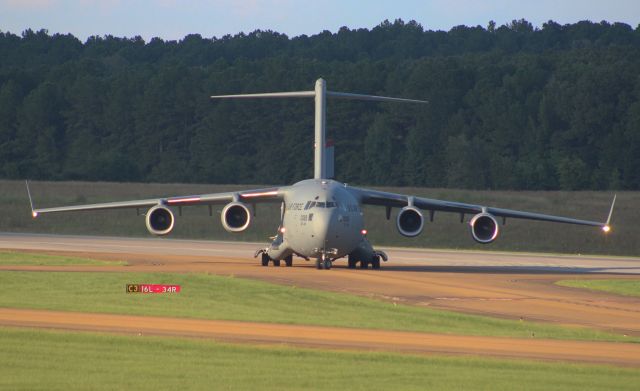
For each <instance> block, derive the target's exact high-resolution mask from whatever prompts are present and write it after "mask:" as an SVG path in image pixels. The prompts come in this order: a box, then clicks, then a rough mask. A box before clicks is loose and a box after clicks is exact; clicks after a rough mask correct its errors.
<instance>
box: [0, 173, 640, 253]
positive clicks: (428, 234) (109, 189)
mask: <svg viewBox="0 0 640 391" xmlns="http://www.w3.org/2000/svg"><path fill="white" fill-rule="evenodd" d="M255 187H262V186H238V185H197V184H138V183H104V182H95V183H94V182H91V183H89V182H33V183H32V185H31V191H32V194H33V197H34V201H35V203H36V205H37V206H38V207H47V206H59V205H67V204H79V203H93V202H106V201H117V200H128V199H138V198H148V197H156V196H169V195H188V194H201V193H214V192H221V191H229V190H232V189H242V188H255ZM381 189H383V190H387V191H394V192H399V193H404V194H413V195H417V196H426V197H430V198H439V199H448V200H452V201H462V202H468V203H479V204H486V205H488V206H499V207H503V208H513V209H521V210H528V211H534V212H541V213H549V214H557V215H563V216H568V217H577V218H582V219H591V220H598V221H602V220H604V219H605V218H606V214H607V212H608V209H609V205H610V202H611V198H612V197H613V194H611V193H608V192H531V191H526V192H520V191H472V190H450V189H424V188H398V189H391V188H381ZM221 209H222V206H216V207H214V215H213V216H209V214H208V208H207V207H206V206H194V207H189V208H183V216H181V217H180V216H179V217H178V218H177V224H176V228H175V230H174V232H173V233H172V236H173V237H178V238H198V239H220V240H247V241H266V240H267V237H268V236H271V235H273V234H274V231H275V229H276V227H277V221H278V219H279V213H280V211H279V206H278V205H259V206H258V208H257V216H256V219H255V224H254V225H253V226H252V227H250V228H249V229H248V230H247V232H245V233H241V234H229V233H227V232H226V231H224V229H223V228H222V226H221V224H220V216H219V213H218V212H219V211H220V210H221ZM0 210H1V212H0V215H1V216H2V218H1V219H0V231H8V232H40V233H57V234H89V235H120V236H145V235H148V233H147V232H146V228H145V226H144V220H143V217H142V216H136V212H135V210H130V211H126V210H125V211H100V212H77V213H67V214H52V215H45V216H41V217H39V218H38V219H37V220H33V219H32V218H31V215H30V210H29V202H28V199H27V194H26V189H25V186H24V183H23V182H21V181H0ZM396 212H397V210H396ZM365 216H366V222H367V229H368V230H369V238H370V240H371V241H372V242H373V243H374V244H377V245H395V246H412V247H432V248H454V249H487V250H515V251H543V252H558V253H582V254H615V255H633V256H638V255H640V243H639V241H638V240H637V238H638V237H639V235H638V230H637V228H636V224H635V222H636V221H638V220H639V219H640V192H621V193H618V201H617V203H616V210H615V212H614V216H613V227H614V231H613V232H612V234H610V235H608V236H605V235H603V234H602V233H601V232H600V231H599V230H598V229H597V228H591V227H580V226H572V225H565V224H550V223H540V222H531V221H522V220H515V219H510V220H508V221H507V225H506V226H504V227H501V228H502V231H501V236H500V237H499V238H498V240H497V241H496V242H495V243H493V244H491V245H486V246H483V245H479V244H476V243H475V242H474V241H473V240H472V239H471V237H470V234H469V230H468V226H467V225H466V224H460V222H459V218H460V217H459V215H456V214H445V213H439V214H436V216H435V221H434V223H427V224H426V226H425V230H424V232H423V233H422V234H421V235H420V236H419V237H417V238H413V239H408V238H404V237H402V236H401V235H400V234H398V232H397V230H396V227H395V220H394V219H395V214H394V215H392V218H391V221H386V219H385V211H384V208H377V207H366V208H365ZM468 218H469V216H467V221H468Z"/></svg>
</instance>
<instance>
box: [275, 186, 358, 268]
mask: <svg viewBox="0 0 640 391" xmlns="http://www.w3.org/2000/svg"><path fill="white" fill-rule="evenodd" d="M363 227H364V220H363V215H362V209H361V206H360V204H359V202H358V200H357V199H356V197H354V196H353V194H351V192H350V191H349V190H348V188H347V187H346V186H345V185H344V184H341V183H339V182H336V181H333V180H329V179H308V180H304V181H301V182H298V183H296V184H294V185H293V186H291V187H289V188H288V189H287V191H286V192H285V194H284V217H283V221H282V226H281V228H280V233H279V238H278V239H279V240H276V243H274V244H273V245H272V246H271V248H270V249H269V251H268V254H269V256H270V257H271V258H273V259H282V258H283V257H286V256H287V255H289V254H291V253H295V254H298V255H302V256H304V257H307V258H320V257H323V256H325V255H326V256H329V257H331V258H332V259H335V258H340V257H343V256H345V255H348V254H350V253H352V252H353V251H354V250H355V249H356V248H357V247H358V246H359V245H361V243H362V242H363V241H364V240H365V239H364V234H363V232H362V229H363Z"/></svg>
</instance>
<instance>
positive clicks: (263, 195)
mask: <svg viewBox="0 0 640 391" xmlns="http://www.w3.org/2000/svg"><path fill="white" fill-rule="evenodd" d="M285 190H286V187H270V188H265V189H252V190H241V191H236V192H226V193H211V194H199V195H188V196H178V197H164V198H149V199H144V200H132V201H119V202H105V203H99V204H84V205H70V206H60V207H53V208H34V206H33V200H32V198H31V191H30V190H29V183H28V182H27V193H28V195H29V202H30V203H31V213H32V215H33V217H34V218H35V217H37V216H38V215H40V214H43V213H59V212H78V211H92V210H105V209H135V208H150V207H153V206H156V205H164V206H191V205H215V204H226V203H229V202H234V201H236V202H245V203H264V202H280V201H282V200H283V199H284V191H285Z"/></svg>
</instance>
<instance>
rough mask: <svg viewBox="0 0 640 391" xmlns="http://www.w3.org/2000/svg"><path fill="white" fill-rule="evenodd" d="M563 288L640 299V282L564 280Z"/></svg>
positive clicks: (562, 282)
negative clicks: (581, 289)
mask: <svg viewBox="0 0 640 391" xmlns="http://www.w3.org/2000/svg"><path fill="white" fill-rule="evenodd" d="M556 284H558V285H561V286H568V287H572V288H583V289H590V290H594V291H603V292H610V293H616V294H618V295H624V296H635V297H640V280H562V281H558V282H556Z"/></svg>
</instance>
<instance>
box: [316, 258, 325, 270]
mask: <svg viewBox="0 0 640 391" xmlns="http://www.w3.org/2000/svg"><path fill="white" fill-rule="evenodd" d="M323 268H324V263H323V262H322V261H321V260H320V259H316V269H318V270H322V269H323Z"/></svg>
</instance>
